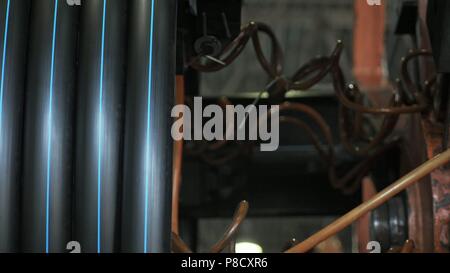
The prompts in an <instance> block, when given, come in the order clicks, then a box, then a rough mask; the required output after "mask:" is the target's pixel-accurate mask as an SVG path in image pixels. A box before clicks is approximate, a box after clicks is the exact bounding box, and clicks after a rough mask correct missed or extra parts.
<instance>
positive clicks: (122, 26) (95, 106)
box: [74, 0, 127, 253]
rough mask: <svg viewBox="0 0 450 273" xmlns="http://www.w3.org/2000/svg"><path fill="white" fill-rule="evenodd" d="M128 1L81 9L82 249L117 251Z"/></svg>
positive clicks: (93, 0) (94, 2)
mask: <svg viewBox="0 0 450 273" xmlns="http://www.w3.org/2000/svg"><path fill="white" fill-rule="evenodd" d="M126 7H127V5H126V2H125V1H106V0H90V1H86V2H85V3H83V6H82V8H81V26H80V28H81V29H80V54H79V72H78V77H79V78H78V93H77V95H78V103H77V131H76V135H77V137H76V162H75V170H76V173H75V197H74V204H75V208H74V217H75V218H74V239H75V240H76V241H78V242H80V244H81V245H82V246H83V252H88V253H93V252H97V253H101V252H107V253H111V252H117V251H118V250H119V243H120V239H119V238H120V237H119V235H120V234H119V228H118V226H117V223H119V214H120V202H119V200H120V198H119V197H120V196H119V194H120V185H121V181H122V167H123V165H122V144H123V135H122V133H123V122H124V108H125V105H124V96H125V94H124V91H125V90H124V84H125V62H126V61H125V57H126V56H125V50H126Z"/></svg>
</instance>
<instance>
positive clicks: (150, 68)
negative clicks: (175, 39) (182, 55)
mask: <svg viewBox="0 0 450 273" xmlns="http://www.w3.org/2000/svg"><path fill="white" fill-rule="evenodd" d="M151 8H152V11H151V16H150V37H149V39H150V50H149V61H148V93H147V133H146V136H147V138H146V139H147V140H146V142H147V143H146V153H145V167H146V170H145V212H144V253H147V243H148V242H147V238H148V234H147V233H148V198H149V192H148V191H149V185H148V184H149V172H150V171H151V168H149V163H150V142H151V136H150V125H151V120H150V112H151V97H152V80H153V79H152V78H153V27H154V21H155V0H152V5H151ZM152 184H153V179H152Z"/></svg>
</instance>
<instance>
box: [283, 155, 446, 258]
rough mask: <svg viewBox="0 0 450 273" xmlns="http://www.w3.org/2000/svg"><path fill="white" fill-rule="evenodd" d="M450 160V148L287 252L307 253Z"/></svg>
mask: <svg viewBox="0 0 450 273" xmlns="http://www.w3.org/2000/svg"><path fill="white" fill-rule="evenodd" d="M449 161H450V150H447V151H445V152H444V153H442V154H439V155H437V156H436V157H434V158H432V159H430V160H429V161H427V162H425V163H424V164H422V165H421V166H419V167H417V168H416V169H415V170H413V171H411V172H410V173H408V174H407V175H405V176H403V177H402V178H400V179H399V180H397V181H396V182H394V183H392V185H390V186H389V187H387V188H385V189H384V190H383V191H381V192H380V193H378V194H377V195H375V196H374V197H373V198H371V199H370V200H368V201H367V202H364V203H363V204H361V205H360V206H358V207H356V208H355V209H353V210H352V211H350V212H348V213H347V214H345V215H344V216H342V217H341V218H339V219H338V220H336V221H334V222H333V223H331V224H330V225H328V226H326V227H325V228H324V229H322V230H320V231H319V232H317V233H315V234H314V235H312V236H311V237H309V238H308V239H306V240H305V241H303V242H301V243H300V244H298V245H296V246H294V247H292V248H291V249H289V250H288V251H286V252H287V253H305V252H308V251H310V250H311V249H312V248H314V247H315V246H316V245H318V244H319V243H321V242H323V241H325V240H326V239H328V238H330V237H332V236H333V235H335V234H337V233H338V232H340V231H342V230H343V229H345V228H346V227H348V226H349V225H351V224H352V223H353V222H354V221H356V220H358V219H360V218H361V217H362V216H364V215H366V214H367V213H368V212H371V211H372V210H374V209H376V208H378V207H380V206H381V205H383V204H384V203H386V202H387V201H389V200H390V199H392V198H393V197H394V196H396V195H397V194H399V193H400V192H402V191H403V190H405V189H407V188H409V187H410V186H412V185H414V184H416V183H417V182H419V181H420V180H421V179H422V178H424V177H425V176H427V175H429V174H430V173H432V172H433V171H435V170H437V169H438V168H440V167H442V166H444V165H446V164H447V163H448V162H449Z"/></svg>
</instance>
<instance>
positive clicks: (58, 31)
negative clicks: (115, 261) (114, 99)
mask: <svg viewBox="0 0 450 273" xmlns="http://www.w3.org/2000/svg"><path fill="white" fill-rule="evenodd" d="M31 3H32V5H31V19H30V20H31V22H30V26H31V27H30V36H29V52H28V73H27V89H26V110H25V132H24V133H25V139H24V155H23V157H24V173H23V183H24V184H23V200H22V202H23V203H22V209H23V213H22V240H23V241H22V246H23V251H24V252H65V251H66V245H67V243H68V242H69V240H70V239H71V184H72V182H73V166H72V164H73V145H74V143H73V134H74V130H73V123H74V101H75V100H74V91H75V79H76V75H75V74H76V45H77V21H78V9H79V8H78V7H76V6H70V5H68V4H67V1H66V0H33V1H31Z"/></svg>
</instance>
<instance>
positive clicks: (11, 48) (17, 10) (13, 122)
mask: <svg viewBox="0 0 450 273" xmlns="http://www.w3.org/2000/svg"><path fill="white" fill-rule="evenodd" d="M29 13H30V1H28V0H7V1H1V3H0V35H1V36H0V37H1V38H0V41H1V44H0V48H1V50H0V52H1V53H0V54H1V55H0V56H1V59H0V69H1V76H0V253H5V252H18V251H19V232H18V231H19V220H20V217H19V215H20V214H19V213H20V210H19V207H20V199H19V198H20V196H19V194H20V179H21V166H22V164H21V162H22V160H21V159H22V127H23V108H24V93H25V75H26V74H25V72H26V53H27V41H28V37H27V36H28V21H29V15H30V14H29Z"/></svg>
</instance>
